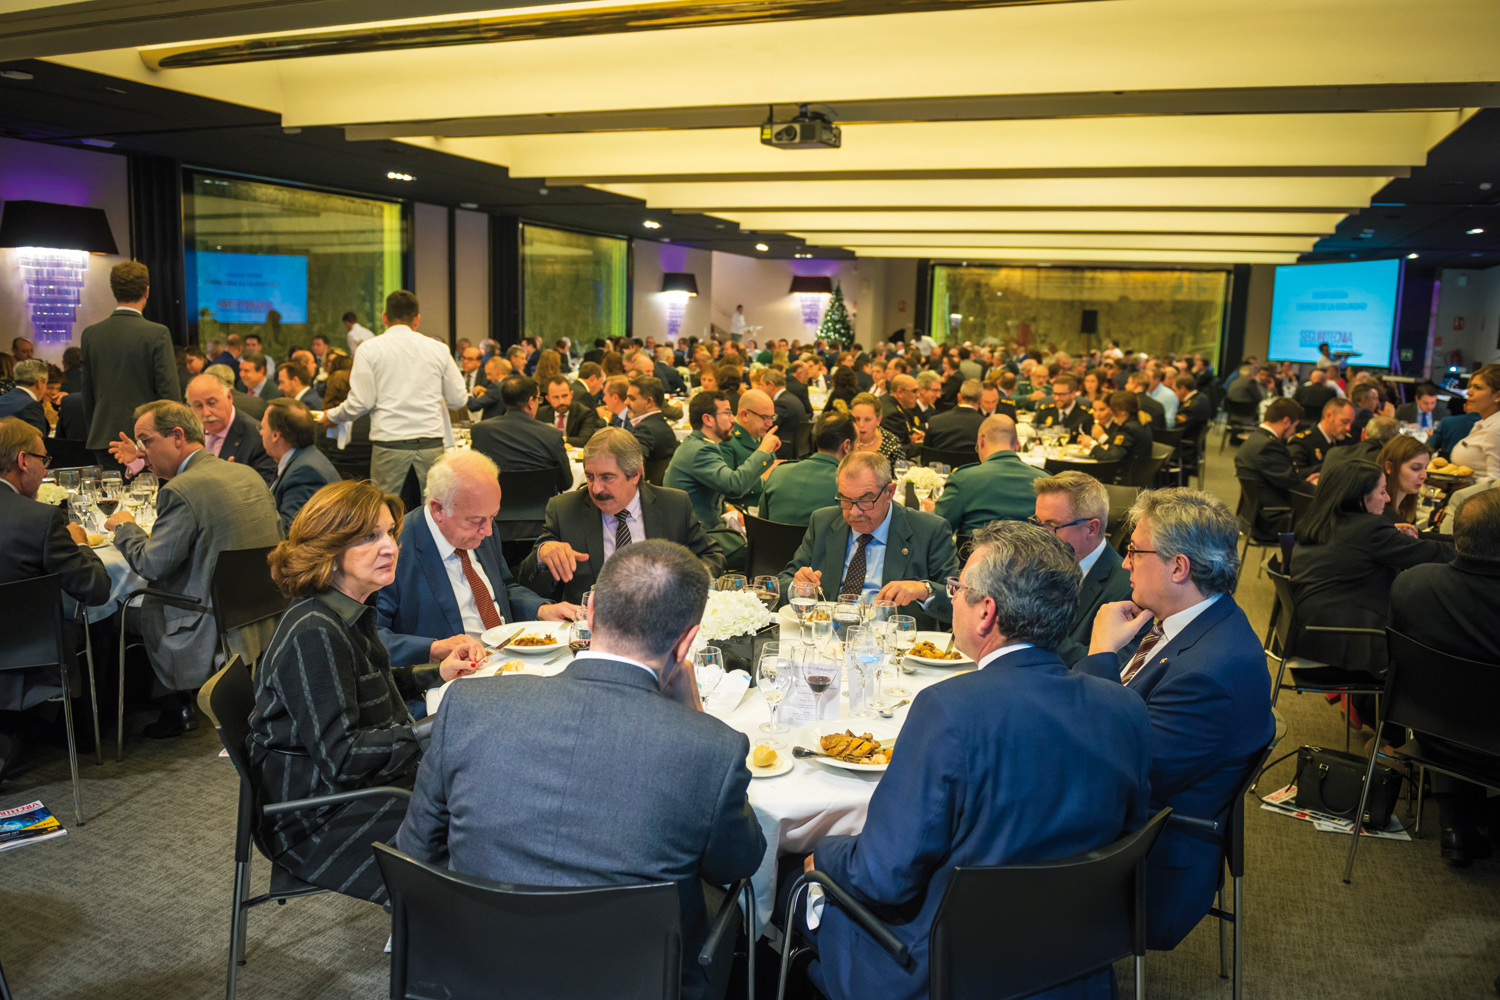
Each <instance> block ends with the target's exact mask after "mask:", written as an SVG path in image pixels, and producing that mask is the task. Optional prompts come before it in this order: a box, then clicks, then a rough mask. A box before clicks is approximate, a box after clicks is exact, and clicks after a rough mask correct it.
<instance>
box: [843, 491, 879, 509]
mask: <svg viewBox="0 0 1500 1000" xmlns="http://www.w3.org/2000/svg"><path fill="white" fill-rule="evenodd" d="M833 499H834V500H836V501H838V505H839V506H840V507H843V508H844V509H846V510H847V509H848V508H850V507H853V508H855V509H856V510H874V509H875V505H876V504H878V503H879V502H880V498H879V497H876V498H875V499H873V500H850V499H849V498H848V497H841V496H839V495H838V494H837V493H835V494H834V495H833Z"/></svg>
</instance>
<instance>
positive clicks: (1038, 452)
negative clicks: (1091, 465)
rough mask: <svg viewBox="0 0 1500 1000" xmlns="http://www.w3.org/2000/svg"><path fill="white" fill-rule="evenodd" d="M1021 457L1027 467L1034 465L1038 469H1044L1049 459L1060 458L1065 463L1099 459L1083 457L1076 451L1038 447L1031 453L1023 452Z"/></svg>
mask: <svg viewBox="0 0 1500 1000" xmlns="http://www.w3.org/2000/svg"><path fill="white" fill-rule="evenodd" d="M1020 455H1021V461H1023V462H1025V463H1026V464H1027V465H1034V466H1036V467H1037V468H1038V469H1040V468H1042V467H1044V466H1045V465H1046V464H1047V459H1049V458H1060V459H1062V460H1063V461H1065V462H1097V459H1093V458H1089V457H1088V456H1087V455H1081V454H1079V453H1078V452H1076V451H1063V450H1062V449H1060V448H1047V447H1038V448H1034V449H1032V450H1031V451H1023V452H1021V453H1020Z"/></svg>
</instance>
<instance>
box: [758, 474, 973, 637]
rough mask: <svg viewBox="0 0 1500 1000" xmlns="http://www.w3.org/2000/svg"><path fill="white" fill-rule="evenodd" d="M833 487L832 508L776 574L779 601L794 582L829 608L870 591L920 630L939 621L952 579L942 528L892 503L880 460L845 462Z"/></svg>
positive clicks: (953, 563) (930, 517)
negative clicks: (817, 591) (819, 593)
mask: <svg viewBox="0 0 1500 1000" xmlns="http://www.w3.org/2000/svg"><path fill="white" fill-rule="evenodd" d="M837 484H838V505H837V506H832V505H830V506H828V507H824V508H822V509H821V510H818V511H817V512H815V513H814V514H813V516H812V520H811V521H810V522H809V524H808V528H807V534H806V535H804V536H803V538H802V544H801V545H800V546H799V547H798V549H797V552H796V554H795V555H794V556H792V561H791V562H790V563H788V564H787V567H786V569H784V570H782V572H781V594H782V596H783V598H784V599H786V600H790V599H791V598H792V596H793V591H792V584H793V583H794V582H795V583H799V584H810V585H816V586H819V587H821V588H822V590H823V595H824V596H825V597H826V598H828V599H829V600H833V599H836V598H837V597H839V596H840V595H841V594H852V593H864V592H865V591H872V592H875V593H877V594H878V595H879V597H880V599H881V600H884V601H894V602H895V603H896V605H897V607H898V608H899V609H900V611H899V613H900V614H903V615H913V616H919V623H920V622H930V621H931V620H932V619H934V618H937V619H943V620H946V619H947V618H948V615H949V609H950V607H951V605H952V602H951V599H950V598H949V596H948V591H947V589H946V587H945V584H946V581H947V579H948V577H950V576H957V575H958V556H957V554H956V553H955V552H954V549H953V529H952V528H950V527H949V526H948V522H947V521H944V520H943V519H942V518H940V517H938V516H937V515H936V514H928V513H926V512H924V511H919V510H908V509H907V508H905V507H903V506H901V505H900V504H897V503H895V502H894V498H895V495H896V484H895V482H894V481H893V479H892V476H891V464H890V462H889V461H887V460H886V457H885V456H884V455H882V454H880V453H879V452H870V451H851V452H850V453H849V454H848V455H846V456H844V459H843V461H842V462H840V463H839V468H838V479H837Z"/></svg>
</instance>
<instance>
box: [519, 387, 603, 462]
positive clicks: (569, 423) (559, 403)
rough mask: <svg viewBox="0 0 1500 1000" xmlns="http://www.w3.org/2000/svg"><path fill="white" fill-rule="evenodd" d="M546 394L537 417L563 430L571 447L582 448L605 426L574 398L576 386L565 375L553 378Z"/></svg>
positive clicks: (585, 405) (588, 407) (546, 389)
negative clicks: (574, 387) (545, 399)
mask: <svg viewBox="0 0 1500 1000" xmlns="http://www.w3.org/2000/svg"><path fill="white" fill-rule="evenodd" d="M544 391H545V392H546V393H547V401H546V402H545V403H543V404H542V405H541V406H538V407H537V411H536V418H537V419H538V420H540V421H541V422H542V423H544V424H550V425H551V426H553V427H556V428H557V429H558V430H560V431H562V433H563V440H564V441H566V442H567V443H568V445H569V446H571V447H574V448H582V447H583V446H584V445H586V444H588V440H589V438H591V437H593V436H594V432H595V431H597V430H599V429H600V428H601V427H603V426H604V421H603V420H600V419H599V414H598V413H596V412H594V408H593V407H592V406H590V405H589V404H588V403H586V402H582V401H580V400H576V399H574V398H573V383H572V381H571V380H570V379H568V378H567V377H566V376H564V375H554V376H552V378H551V380H549V381H548V382H547V384H546V386H545V387H544Z"/></svg>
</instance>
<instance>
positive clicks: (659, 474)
mask: <svg viewBox="0 0 1500 1000" xmlns="http://www.w3.org/2000/svg"><path fill="white" fill-rule="evenodd" d="M671 464H672V460H671V459H670V458H664V459H662V460H660V461H658V462H647V463H646V482H648V483H650V484H651V485H652V486H661V485H662V484H664V483H665V482H666V480H667V466H669V465H671Z"/></svg>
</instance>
